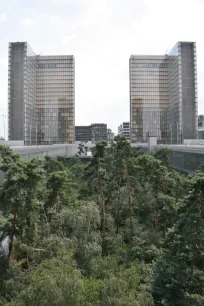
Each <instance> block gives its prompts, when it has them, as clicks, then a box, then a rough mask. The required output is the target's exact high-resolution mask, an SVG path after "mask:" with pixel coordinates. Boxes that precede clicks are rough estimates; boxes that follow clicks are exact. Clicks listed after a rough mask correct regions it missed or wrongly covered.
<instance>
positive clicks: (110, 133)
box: [107, 129, 115, 142]
mask: <svg viewBox="0 0 204 306" xmlns="http://www.w3.org/2000/svg"><path fill="white" fill-rule="evenodd" d="M114 138H115V134H114V133H113V132H112V130H111V129H108V130H107V140H108V142H111V141H113V140H114Z"/></svg>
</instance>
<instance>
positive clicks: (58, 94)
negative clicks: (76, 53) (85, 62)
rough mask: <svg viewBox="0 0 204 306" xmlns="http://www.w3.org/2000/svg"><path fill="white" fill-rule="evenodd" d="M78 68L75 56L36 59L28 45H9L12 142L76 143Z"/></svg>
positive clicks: (40, 57) (38, 57)
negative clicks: (75, 121)
mask: <svg viewBox="0 0 204 306" xmlns="http://www.w3.org/2000/svg"><path fill="white" fill-rule="evenodd" d="M74 95H75V66H74V57H73V56H72V55H70V56H69V55H65V56H39V55H35V54H34V52H33V51H32V49H31V48H30V47H29V45H28V44H27V43H26V42H17V43H10V44H9V92H8V114H9V120H8V123H9V128H8V136H9V140H24V141H25V144H27V145H29V144H52V143H73V142H74V138H75V135H74V125H75V124H74V119H75V109H74V108H75V96H74Z"/></svg>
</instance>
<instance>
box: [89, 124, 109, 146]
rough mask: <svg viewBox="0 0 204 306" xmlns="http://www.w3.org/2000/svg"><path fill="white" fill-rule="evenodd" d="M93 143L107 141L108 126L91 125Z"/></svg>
mask: <svg viewBox="0 0 204 306" xmlns="http://www.w3.org/2000/svg"><path fill="white" fill-rule="evenodd" d="M91 133H92V142H93V143H97V142H99V141H102V140H105V141H106V140H107V139H108V138H107V124H105V123H93V124H91Z"/></svg>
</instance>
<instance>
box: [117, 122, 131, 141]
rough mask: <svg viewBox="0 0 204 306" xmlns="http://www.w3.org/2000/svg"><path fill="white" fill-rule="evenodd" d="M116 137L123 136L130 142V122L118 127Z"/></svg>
mask: <svg viewBox="0 0 204 306" xmlns="http://www.w3.org/2000/svg"><path fill="white" fill-rule="evenodd" d="M118 135H120V136H124V137H125V138H126V139H128V140H130V122H123V123H122V124H121V125H119V127H118Z"/></svg>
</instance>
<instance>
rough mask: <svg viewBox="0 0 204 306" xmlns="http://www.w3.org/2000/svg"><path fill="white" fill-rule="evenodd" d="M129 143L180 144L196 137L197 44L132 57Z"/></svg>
mask: <svg viewBox="0 0 204 306" xmlns="http://www.w3.org/2000/svg"><path fill="white" fill-rule="evenodd" d="M129 65H130V126H131V129H130V130H131V142H133V143H134V142H147V138H148V137H149V136H155V137H157V141H158V143H164V144H165V143H174V144H179V143H182V142H183V139H194V138H197V74H196V70H197V68H196V45H195V43H193V42H178V43H177V44H176V45H175V47H174V48H173V49H172V51H171V52H170V53H169V54H168V55H164V56H138V55H132V56H131V57H130V61H129Z"/></svg>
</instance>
